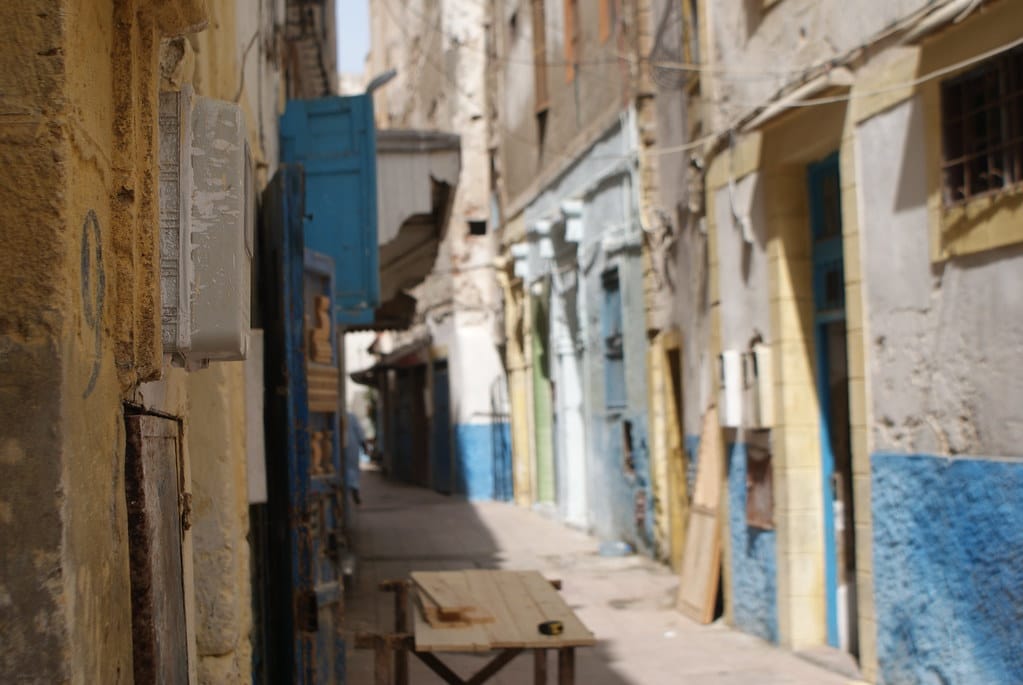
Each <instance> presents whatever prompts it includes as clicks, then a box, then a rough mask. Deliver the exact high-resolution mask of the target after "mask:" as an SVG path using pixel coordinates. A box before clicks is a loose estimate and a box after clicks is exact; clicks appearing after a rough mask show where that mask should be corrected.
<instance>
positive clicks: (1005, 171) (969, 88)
mask: <svg viewBox="0 0 1023 685" xmlns="http://www.w3.org/2000/svg"><path fill="white" fill-rule="evenodd" d="M941 111H942V129H943V133H944V162H943V164H942V171H943V176H944V181H943V182H944V188H943V196H944V203H945V206H947V207H951V206H955V205H958V204H962V203H964V202H967V201H968V200H971V199H973V198H976V197H981V196H984V195H988V194H993V193H997V192H999V191H1002V190H1005V189H1009V188H1013V187H1016V186H1020V185H1023V48H1017V49H1015V50H1011V51H1009V52H1007V53H1005V54H1003V55H999V56H998V57H995V58H992V59H990V60H988V61H986V62H984V63H982V64H981V65H980V66H978V67H976V68H975V69H971V70H970V71H968V72H966V73H965V74H962V75H961V76H958V77H956V78H954V79H951V80H949V81H947V82H945V83H944V84H942V88H941Z"/></svg>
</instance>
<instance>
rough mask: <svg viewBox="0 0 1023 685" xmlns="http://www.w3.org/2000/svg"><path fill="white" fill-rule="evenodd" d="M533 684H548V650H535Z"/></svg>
mask: <svg viewBox="0 0 1023 685" xmlns="http://www.w3.org/2000/svg"><path fill="white" fill-rule="evenodd" d="M533 685H547V650H546V649H534V650H533Z"/></svg>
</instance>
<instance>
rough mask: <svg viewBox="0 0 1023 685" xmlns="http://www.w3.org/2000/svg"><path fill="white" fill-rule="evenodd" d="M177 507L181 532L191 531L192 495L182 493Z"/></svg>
mask: <svg viewBox="0 0 1023 685" xmlns="http://www.w3.org/2000/svg"><path fill="white" fill-rule="evenodd" d="M178 499H179V500H180V501H179V503H178V504H179V506H180V508H181V530H182V532H184V531H186V530H191V528H192V493H190V492H183V493H181V496H180V497H179V498H178Z"/></svg>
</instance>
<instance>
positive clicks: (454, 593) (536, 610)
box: [413, 570, 596, 652]
mask: <svg viewBox="0 0 1023 685" xmlns="http://www.w3.org/2000/svg"><path fill="white" fill-rule="evenodd" d="M424 576H425V578H424ZM431 576H442V578H433V577H431ZM414 577H415V578H416V582H417V584H418V583H419V580H420V579H422V580H424V582H427V583H431V585H430V587H438V586H442V587H443V588H444V592H445V593H447V594H446V597H447V598H448V600H450V601H452V602H453V603H461V604H470V605H471V606H472V607H474V608H475V609H477V610H480V611H482V612H485V613H487V614H489V615H490V616H493V617H494V620H493V621H491V622H489V623H481V624H476V625H470V626H462V627H457V628H447V627H444V628H438V627H435V626H432V625H430V623H429V622H428V621H427V620H426V617H425V616H424V615H423V612H422V609H421V608H420V606H419V602H413V606H414V614H413V626H414V629H415V642H416V650H417V651H422V652H485V651H490V650H493V649H508V648H525V649H530V648H537V647H540V648H547V649H558V648H560V647H588V646H590V645H594V644H596V638H595V637H594V636H593V633H592V632H590V631H589V629H587V628H586V626H584V625H583V623H582V621H580V620H579V617H577V616H576V615H575V612H573V611H572V609H571V608H569V606H568V605H567V604H565V600H564V599H562V597H561V595H560V594H559V593H558V591H557V590H555V589H554V587H553V586H552V585H551V584H550V582H549V581H548V580H546V579H545V578H544V577H543V576H542V575H540V574H539V573H538V572H536V571H484V570H469V571H441V572H434V573H418V572H417V573H415V574H414ZM462 599H464V600H465V601H464V602H463V601H462ZM446 601H447V600H446ZM546 621H561V622H562V624H563V625H564V632H562V633H561V634H560V635H543V634H542V633H540V631H539V625H540V624H541V623H544V622H546Z"/></svg>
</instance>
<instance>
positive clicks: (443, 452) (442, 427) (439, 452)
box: [430, 359, 453, 495]
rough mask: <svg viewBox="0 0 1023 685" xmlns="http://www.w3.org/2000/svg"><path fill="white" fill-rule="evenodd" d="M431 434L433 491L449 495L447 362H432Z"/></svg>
mask: <svg viewBox="0 0 1023 685" xmlns="http://www.w3.org/2000/svg"><path fill="white" fill-rule="evenodd" d="M430 423H431V426H430V430H431V432H432V433H433V439H432V440H431V450H430V457H431V458H430V463H431V467H432V468H431V473H432V475H433V489H434V490H436V491H437V492H442V493H444V494H445V495H450V494H451V492H452V491H453V483H452V477H451V476H452V471H453V469H452V468H451V394H450V386H449V378H448V360H447V359H437V360H435V361H434V362H433V416H432V419H431V422H430Z"/></svg>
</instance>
